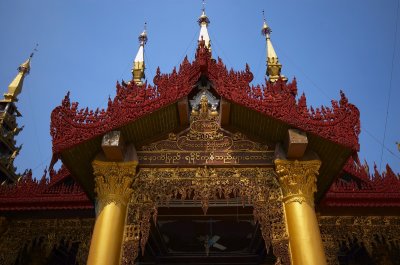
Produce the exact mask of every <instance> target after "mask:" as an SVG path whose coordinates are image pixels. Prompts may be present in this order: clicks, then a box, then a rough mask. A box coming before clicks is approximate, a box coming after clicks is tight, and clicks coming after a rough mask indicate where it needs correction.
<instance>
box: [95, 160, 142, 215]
mask: <svg viewBox="0 0 400 265" xmlns="http://www.w3.org/2000/svg"><path fill="white" fill-rule="evenodd" d="M137 164H138V162H137V161H131V162H104V161H99V160H94V161H93V163H92V165H93V170H94V175H95V192H96V194H97V207H98V209H97V211H98V212H100V211H101V210H102V209H103V207H104V206H105V205H107V204H110V203H114V204H116V205H117V206H119V205H123V206H126V205H127V203H128V201H129V199H130V197H131V195H132V192H133V190H132V188H131V184H132V182H133V177H134V176H135V173H136V166H137Z"/></svg>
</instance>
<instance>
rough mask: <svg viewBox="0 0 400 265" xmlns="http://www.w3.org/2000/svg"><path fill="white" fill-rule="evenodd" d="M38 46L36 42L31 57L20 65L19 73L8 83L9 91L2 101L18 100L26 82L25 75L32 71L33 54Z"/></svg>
mask: <svg viewBox="0 0 400 265" xmlns="http://www.w3.org/2000/svg"><path fill="white" fill-rule="evenodd" d="M37 47H38V44H36V46H35V48H34V49H33V51H32V52H31V54H30V55H29V58H28V59H27V60H26V61H25V62H23V63H22V64H21V65H20V66H19V67H18V74H17V76H16V77H15V78H14V80H13V81H12V82H11V83H10V84H9V85H8V91H7V93H5V94H4V99H3V100H2V101H7V102H17V101H18V98H17V96H18V95H19V94H20V93H21V91H22V86H23V83H24V79H25V76H26V75H28V74H29V72H30V71H31V60H32V57H33V55H34V54H35V52H36V51H37Z"/></svg>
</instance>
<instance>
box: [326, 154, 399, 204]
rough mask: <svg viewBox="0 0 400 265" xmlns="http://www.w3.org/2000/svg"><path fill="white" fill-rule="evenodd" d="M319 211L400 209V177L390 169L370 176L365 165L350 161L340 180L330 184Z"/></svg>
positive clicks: (375, 172) (356, 160) (388, 167)
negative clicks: (366, 208)
mask: <svg viewBox="0 0 400 265" xmlns="http://www.w3.org/2000/svg"><path fill="white" fill-rule="evenodd" d="M320 206H321V207H336V206H340V207H343V206H349V207H376V206H378V207H384V206H388V207H400V174H397V175H396V174H395V173H394V172H393V170H392V169H391V168H390V166H389V165H386V172H383V173H381V174H380V173H379V172H378V170H377V168H376V165H374V173H373V174H372V175H371V174H370V173H369V167H368V164H366V163H365V164H364V165H362V164H361V163H360V160H359V159H358V158H356V159H355V160H354V159H353V158H350V159H349V160H348V161H347V163H346V164H345V166H344V167H343V172H342V174H341V176H339V178H338V179H337V180H336V181H334V182H333V183H332V186H331V187H330V188H329V190H328V192H327V193H326V194H325V197H324V198H323V199H322V201H321V203H320Z"/></svg>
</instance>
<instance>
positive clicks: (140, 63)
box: [132, 22, 148, 85]
mask: <svg viewBox="0 0 400 265" xmlns="http://www.w3.org/2000/svg"><path fill="white" fill-rule="evenodd" d="M138 39H139V44H140V46H139V50H138V52H137V54H136V57H135V60H134V62H133V67H132V75H133V81H134V82H135V83H136V84H137V85H142V84H143V83H142V79H143V78H145V74H144V70H145V69H146V67H145V63H144V46H145V44H146V43H147V40H148V38H147V22H144V27H143V32H142V33H140V35H139V38H138Z"/></svg>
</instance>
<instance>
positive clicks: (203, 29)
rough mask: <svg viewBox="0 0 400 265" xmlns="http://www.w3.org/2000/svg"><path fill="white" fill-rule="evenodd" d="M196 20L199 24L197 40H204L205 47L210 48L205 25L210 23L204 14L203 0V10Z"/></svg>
mask: <svg viewBox="0 0 400 265" xmlns="http://www.w3.org/2000/svg"><path fill="white" fill-rule="evenodd" d="M197 22H199V25H200V34H199V41H201V40H204V41H205V45H206V47H207V48H208V49H210V47H211V43H210V36H209V35H208V30H207V26H208V24H210V20H209V19H208V17H207V15H206V10H205V7H204V1H203V11H202V13H201V16H200V17H199V19H198V20H197Z"/></svg>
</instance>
